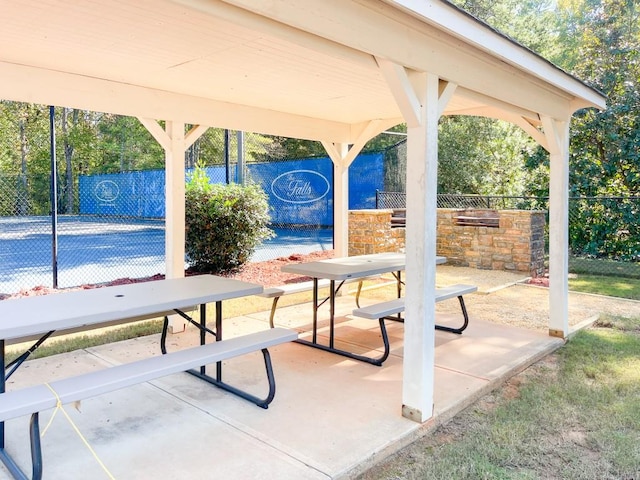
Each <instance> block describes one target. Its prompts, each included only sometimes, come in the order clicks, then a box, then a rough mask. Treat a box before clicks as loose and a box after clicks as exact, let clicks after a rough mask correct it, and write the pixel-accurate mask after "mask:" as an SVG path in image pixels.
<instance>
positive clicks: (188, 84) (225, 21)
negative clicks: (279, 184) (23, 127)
mask: <svg viewBox="0 0 640 480" xmlns="http://www.w3.org/2000/svg"><path fill="white" fill-rule="evenodd" d="M0 11H1V12H2V18H3V28H2V29H0V45H2V46H3V48H2V49H0V73H2V82H1V83H0V97H1V98H5V99H11V100H22V101H32V102H38V103H44V104H48V103H53V104H57V105H63V106H73V107H77V108H84V109H88V110H98V111H107V112H112V113H121V114H126V115H134V116H144V117H149V118H158V119H165V120H167V119H176V120H181V121H185V122H187V123H194V124H195V123H204V124H207V125H210V126H215V127H225V128H233V129H238V130H247V131H257V132H262V133H272V134H277V135H285V136H292V137H300V138H312V139H316V140H325V141H331V142H340V143H345V142H346V143H353V141H355V139H357V138H358V136H357V135H358V132H361V131H362V128H363V127H362V126H363V125H367V124H368V122H370V121H382V122H384V123H385V124H394V123H396V122H397V121H398V119H399V118H401V113H400V110H399V108H398V106H397V105H396V102H395V100H394V97H393V95H392V94H391V92H390V89H389V86H388V85H387V83H386V81H385V79H384V77H383V75H382V74H381V72H380V70H379V68H378V66H377V64H376V61H375V59H374V55H376V54H379V56H380V57H381V58H385V59H386V60H388V61H391V62H394V63H397V64H398V65H403V66H407V67H411V68H414V69H415V68H416V67H418V69H419V70H420V69H422V70H423V71H431V73H436V74H438V75H439V76H440V77H441V78H443V79H445V80H450V81H454V82H455V83H457V84H458V85H459V88H458V89H457V90H456V92H455V94H454V96H453V98H452V99H451V101H450V102H449V104H448V106H447V108H446V109H445V112H444V113H445V114H452V113H456V112H465V111H471V110H475V111H478V109H479V108H482V107H485V106H491V107H492V108H493V109H496V108H497V109H498V110H504V111H508V112H509V113H511V114H512V113H514V112H533V115H532V118H534V119H535V118H537V117H538V113H540V112H543V113H544V114H546V115H549V116H554V117H563V116H567V115H568V114H570V113H568V112H569V111H570V109H571V108H576V107H578V106H581V105H582V103H584V102H585V101H584V99H581V98H576V97H575V96H574V95H572V93H571V92H569V91H565V90H563V89H562V88H559V87H558V86H557V85H555V84H553V85H552V84H550V83H545V82H544V80H541V79H540V78H538V77H537V76H534V75H531V74H530V73H529V72H526V71H523V70H521V69H518V68H517V67H514V66H513V65H509V64H507V63H505V62H504V61H503V59H502V58H495V57H492V56H491V54H490V53H487V52H484V51H481V50H480V49H478V48H477V47H475V46H473V45H469V44H467V43H465V42H464V41H462V40H461V39H460V38H456V37H453V36H451V35H450V33H449V32H446V31H438V30H437V28H435V27H434V26H433V25H432V24H430V23H428V22H426V21H425V20H424V18H423V16H421V15H418V14H416V15H415V16H412V15H409V14H407V11H406V5H401V6H397V7H393V6H392V5H390V4H388V3H386V2H384V1H381V0H271V1H270V2H264V1H262V0H228V1H222V0H184V1H170V0H137V1H135V2H132V1H128V0H127V1H125V0H84V1H78V0H48V1H47V0H45V1H34V0H14V1H10V0H0ZM486 34H487V35H489V36H491V35H495V32H492V31H490V30H489V29H487V32H486ZM454 77H455V78H454ZM567 77H568V79H567V82H569V83H570V82H571V81H572V80H571V77H569V76H567ZM576 83H579V82H577V81H576ZM465 92H466V93H467V94H466V95H465ZM469 92H471V93H469ZM474 95H475V96H474ZM160 102H164V103H163V104H161V103H160ZM492 111H493V110H492Z"/></svg>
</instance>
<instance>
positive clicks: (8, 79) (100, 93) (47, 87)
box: [0, 62, 357, 143]
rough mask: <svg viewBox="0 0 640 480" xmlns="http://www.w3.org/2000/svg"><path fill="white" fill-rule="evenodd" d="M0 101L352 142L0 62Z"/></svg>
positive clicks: (279, 117) (168, 95) (219, 105)
mask: <svg viewBox="0 0 640 480" xmlns="http://www.w3.org/2000/svg"><path fill="white" fill-rule="evenodd" d="M0 78H2V82H0V98H3V99H6V100H13V101H19V102H28V103H38V104H43V105H59V106H65V107H70V108H79V109H83V110H93V111H99V112H106V113H114V114H119V115H129V116H133V117H146V118H154V119H157V120H173V121H183V122H185V123H190V124H194V125H207V126H210V127H218V128H229V129H232V130H243V131H253V132H258V133H263V134H268V135H281V136H288V137H295V138H303V139H309V140H330V141H333V142H337V143H340V142H342V143H353V141H354V139H355V138H357V137H354V136H353V133H352V132H353V126H352V125H350V124H345V123H341V122H332V121H328V120H323V119H315V118H311V117H305V116H301V115H292V114H287V113H283V112H277V111H273V110H266V109H260V108H255V107H250V106H246V105H238V104H233V103H228V102H221V101H216V100H211V99H207V98H200V97H193V96H190V95H182V94H179V93H173V92H167V91H163V90H157V89H152V88H146V87H140V86H137V85H129V84H123V83H118V82H113V81H110V80H104V79H99V78H93V77H88V76H83V75H75V74H70V73H65V72H59V71H54V70H48V69H41V68H37V67H31V66H25V65H17V64H14V63H9V62H0Z"/></svg>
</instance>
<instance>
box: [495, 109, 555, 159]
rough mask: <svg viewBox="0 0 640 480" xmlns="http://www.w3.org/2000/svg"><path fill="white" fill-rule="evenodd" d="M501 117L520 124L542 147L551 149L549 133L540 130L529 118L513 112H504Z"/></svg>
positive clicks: (547, 149)
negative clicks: (512, 113)
mask: <svg viewBox="0 0 640 480" xmlns="http://www.w3.org/2000/svg"><path fill="white" fill-rule="evenodd" d="M501 119H502V120H506V121H508V122H511V123H513V124H514V125H517V126H519V127H520V128H522V129H523V130H524V131H525V132H526V133H528V134H529V136H530V137H531V138H533V139H534V140H535V141H536V142H537V143H538V144H539V145H540V146H541V147H542V148H544V149H545V150H546V151H547V152H548V151H549V148H550V147H549V140H548V138H547V135H545V132H543V131H541V130H539V129H538V128H537V127H536V126H535V125H534V124H533V123H531V121H530V120H529V119H527V118H524V117H520V116H518V115H511V114H503V115H501Z"/></svg>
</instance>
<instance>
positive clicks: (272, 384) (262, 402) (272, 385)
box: [187, 348, 276, 409]
mask: <svg viewBox="0 0 640 480" xmlns="http://www.w3.org/2000/svg"><path fill="white" fill-rule="evenodd" d="M262 356H263V357H264V365H265V369H266V371H267V380H268V382H269V393H268V394H267V396H266V397H265V398H258V397H256V396H255V395H252V394H250V393H247V392H245V391H244V390H240V389H239V388H236V387H234V386H232V385H229V384H228V383H224V382H223V381H221V380H218V379H216V378H214V377H212V376H210V375H206V374H203V373H200V371H199V370H193V369H192V370H187V372H188V373H190V374H191V375H193V376H195V377H198V378H200V379H201V380H204V381H205V382H208V383H210V384H212V385H215V386H216V387H218V388H221V389H222V390H226V391H227V392H231V393H233V394H234V395H237V396H239V397H241V398H244V399H245V400H249V401H250V402H252V403H255V404H256V405H257V406H258V407H260V408H264V409H267V408H269V404H270V403H271V401H272V400H273V397H275V395H276V380H275V377H274V375H273V365H272V364H271V355H270V354H269V351H268V350H267V349H266V348H263V349H262Z"/></svg>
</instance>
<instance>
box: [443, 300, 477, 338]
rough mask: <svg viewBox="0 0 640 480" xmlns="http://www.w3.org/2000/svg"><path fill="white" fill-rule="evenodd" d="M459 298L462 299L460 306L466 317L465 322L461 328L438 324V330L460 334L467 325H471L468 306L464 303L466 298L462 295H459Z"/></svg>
mask: <svg viewBox="0 0 640 480" xmlns="http://www.w3.org/2000/svg"><path fill="white" fill-rule="evenodd" d="M458 300H459V301H460V308H461V309H462V316H463V317H464V323H463V324H462V326H461V327H460V328H453V327H445V326H442V325H436V330H443V331H445V332H451V333H457V334H458V335H461V334H462V332H464V330H465V329H466V328H467V326H468V325H469V315H468V314H467V307H465V305H464V298H462V295H460V296H459V297H458Z"/></svg>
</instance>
